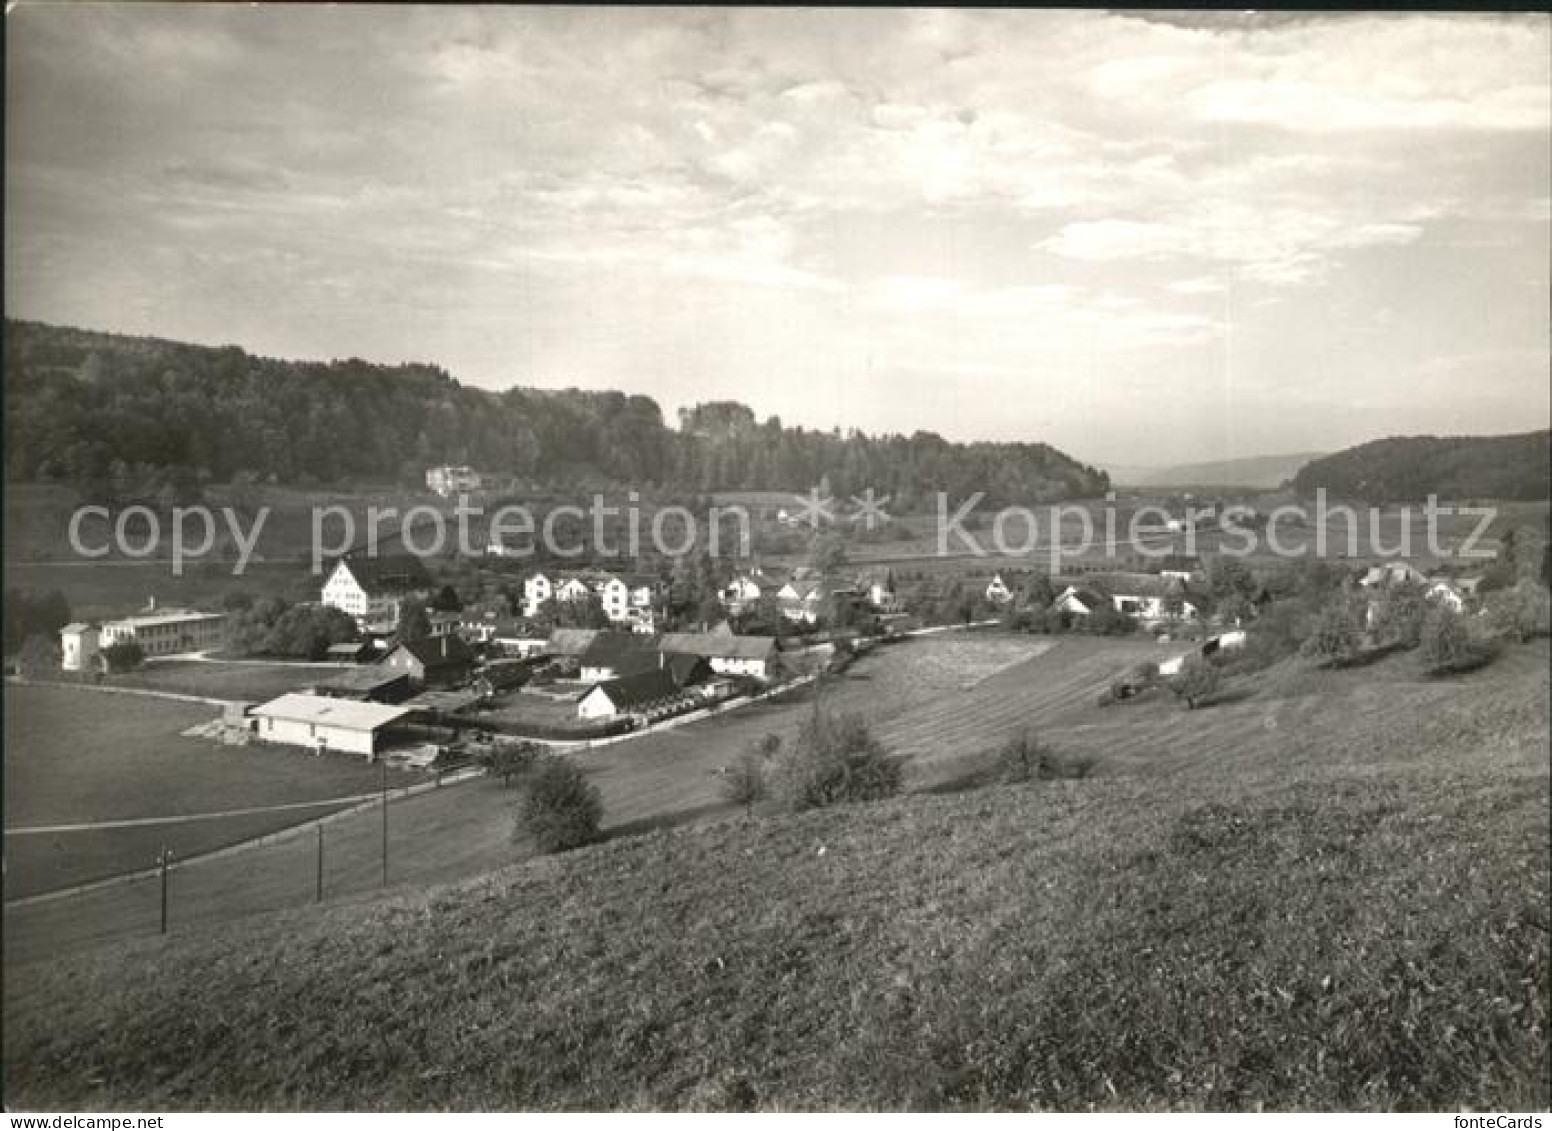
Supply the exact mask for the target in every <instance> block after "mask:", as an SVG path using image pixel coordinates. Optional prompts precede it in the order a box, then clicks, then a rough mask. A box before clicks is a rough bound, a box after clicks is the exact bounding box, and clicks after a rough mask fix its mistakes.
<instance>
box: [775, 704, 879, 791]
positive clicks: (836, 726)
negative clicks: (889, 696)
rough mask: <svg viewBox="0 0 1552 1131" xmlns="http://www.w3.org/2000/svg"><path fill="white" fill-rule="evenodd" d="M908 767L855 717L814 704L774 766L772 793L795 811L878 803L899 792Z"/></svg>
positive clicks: (865, 724)
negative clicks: (826, 709) (845, 804)
mask: <svg viewBox="0 0 1552 1131" xmlns="http://www.w3.org/2000/svg"><path fill="white" fill-rule="evenodd" d="M904 776H905V775H904V767H903V765H902V764H901V762H900V760H899V759H897V758H892V757H890V755H889V754H888V752H887V751H885V749H884V747H883V745H882V744H881V743H880V742H879V741H878V739H876V738H874V737H873V733H872V731H870V730H869V729H868V726H867V723H865V722H864V721H863V720H862V719H861V718H859V717H858V716H856V715H847V714H831V713H829V712H826V711H824V710H822V709H821V708H819V707H818V706H816V707H815V708H814V713H813V714H812V715H811V716H810V717H809V719H808V721H807V722H805V723H804V724H803V728H802V729H801V730H800V731H799V732H798V735H797V738H796V740H795V741H794V742H793V743H792V744H791V746H790V747H788V749H787V751H786V754H785V755H784V756H783V757H782V758H781V759H780V760H779V761H778V762H777V763H776V773H775V775H774V779H775V780H774V781H773V783H772V784H773V786H774V792H775V794H776V796H777V797H778V798H779V799H780V800H781V801H782V803H783V804H784V805H785V806H786V807H787V808H789V809H792V810H793V811H801V810H804V809H817V808H822V807H824V806H827V805H836V804H842V803H847V802H853V801H876V800H878V799H879V798H883V797H889V796H891V795H893V794H895V793H898V792H899V790H900V785H901V782H902V781H903V780H904Z"/></svg>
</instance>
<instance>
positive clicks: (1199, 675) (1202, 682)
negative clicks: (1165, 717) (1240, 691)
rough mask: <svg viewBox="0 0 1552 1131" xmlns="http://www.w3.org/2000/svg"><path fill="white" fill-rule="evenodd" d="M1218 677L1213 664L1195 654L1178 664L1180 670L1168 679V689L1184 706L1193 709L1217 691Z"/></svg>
mask: <svg viewBox="0 0 1552 1131" xmlns="http://www.w3.org/2000/svg"><path fill="white" fill-rule="evenodd" d="M1219 683H1220V677H1219V675H1218V669H1217V667H1216V666H1215V665H1214V664H1213V662H1212V661H1211V660H1209V659H1207V658H1206V657H1205V656H1202V655H1200V654H1198V653H1196V652H1193V653H1191V654H1190V655H1189V656H1187V657H1186V658H1185V659H1184V660H1182V661H1181V663H1180V670H1179V671H1178V672H1176V673H1175V675H1174V676H1172V677H1171V678H1170V681H1169V689H1170V690H1171V691H1173V692H1174V693H1175V694H1176V695H1177V696H1178V697H1179V698H1180V699H1181V700H1182V701H1183V702H1184V703H1185V705H1186V710H1188V711H1189V710H1193V709H1195V708H1196V707H1197V706H1198V705H1199V704H1200V703H1201V702H1202V701H1203V700H1205V699H1206V698H1207V697H1208V696H1210V695H1212V694H1213V693H1214V692H1215V691H1217V690H1218V685H1219Z"/></svg>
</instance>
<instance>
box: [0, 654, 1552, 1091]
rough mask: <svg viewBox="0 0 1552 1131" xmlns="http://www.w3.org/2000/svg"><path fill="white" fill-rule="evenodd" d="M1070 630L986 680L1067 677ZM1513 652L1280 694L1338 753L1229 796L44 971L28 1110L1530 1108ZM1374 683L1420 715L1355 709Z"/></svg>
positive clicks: (585, 854)
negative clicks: (1378, 750)
mask: <svg viewBox="0 0 1552 1131" xmlns="http://www.w3.org/2000/svg"><path fill="white" fill-rule="evenodd" d="M1066 643H1067V642H1063V643H1062V644H1061V645H1059V646H1058V647H1057V648H1055V649H1053V650H1052V651H1050V652H1047V653H1046V654H1045V655H1043V656H1040V657H1037V658H1036V659H1035V660H1033V661H1032V662H1030V663H1029V664H1026V665H1020V666H1017V667H1015V668H1011V669H1007V670H1005V671H1003V672H1000V673H997V674H995V675H993V676H991V677H990V681H992V682H995V681H996V680H999V679H1003V678H1013V677H1014V676H1015V675H1019V676H1022V675H1025V674H1030V673H1033V672H1035V671H1037V670H1044V671H1046V674H1047V675H1048V676H1054V675H1055V674H1056V672H1057V671H1059V670H1060V666H1059V665H1056V666H1053V667H1051V668H1047V669H1042V668H1041V667H1040V666H1041V665H1049V664H1053V662H1054V661H1056V660H1057V659H1058V658H1059V657H1060V655H1061V652H1062V648H1063V647H1065V644H1066ZM1502 663H1503V664H1504V665H1505V666H1503V667H1502V668H1499V669H1496V671H1497V675H1498V677H1499V678H1500V684H1499V686H1498V687H1497V688H1496V689H1490V688H1489V687H1488V686H1487V684H1485V683H1483V682H1481V681H1480V680H1479V679H1478V678H1476V677H1473V678H1472V679H1468V680H1460V681H1455V680H1451V681H1446V682H1443V683H1438V684H1430V685H1428V687H1427V689H1426V691H1425V690H1424V689H1422V688H1420V687H1418V686H1414V685H1413V682H1414V681H1413V680H1412V679H1411V677H1410V675H1409V674H1408V672H1407V670H1406V669H1405V668H1404V666H1403V665H1392V664H1389V663H1385V664H1377V665H1374V666H1373V667H1371V668H1366V669H1359V670H1355V671H1352V672H1349V673H1345V676H1346V678H1345V679H1344V681H1343V683H1342V684H1340V685H1333V686H1326V685H1324V684H1323V683H1322V681H1320V680H1318V679H1317V680H1305V679H1304V678H1303V677H1302V674H1300V673H1287V672H1283V673H1274V674H1273V676H1272V678H1271V680H1270V681H1269V685H1270V686H1269V690H1274V691H1276V692H1277V696H1278V697H1280V698H1283V699H1288V700H1297V701H1300V703H1301V704H1302V701H1303V700H1305V699H1314V700H1317V701H1318V702H1317V703H1316V704H1315V709H1314V710H1311V711H1309V712H1308V714H1309V715H1310V717H1315V716H1316V715H1318V714H1320V713H1321V712H1322V711H1324V712H1326V713H1331V714H1338V715H1344V716H1346V718H1347V719H1348V728H1347V732H1346V736H1345V737H1346V746H1345V747H1342V746H1335V745H1333V746H1331V747H1330V748H1329V749H1324V746H1323V747H1322V749H1323V750H1324V752H1323V753H1322V754H1320V755H1319V756H1317V757H1309V756H1307V755H1309V754H1310V750H1309V749H1307V748H1295V749H1293V750H1285V749H1284V748H1282V747H1280V746H1278V745H1277V744H1276V743H1269V742H1267V741H1266V740H1264V739H1260V740H1257V739H1255V738H1254V737H1253V736H1249V741H1248V743H1247V746H1246V748H1245V749H1244V751H1243V759H1242V760H1243V761H1244V762H1248V763H1249V766H1248V772H1244V773H1226V772H1223V771H1224V770H1225V768H1226V767H1225V766H1224V765H1223V763H1222V758H1223V756H1224V753H1225V752H1227V751H1229V750H1230V749H1231V745H1230V744H1224V745H1223V747H1222V749H1221V750H1218V751H1217V752H1213V751H1209V752H1207V753H1206V754H1205V755H1203V756H1201V757H1198V756H1197V755H1195V754H1193V753H1192V752H1190V751H1185V750H1175V751H1174V752H1173V753H1171V754H1170V755H1169V760H1174V759H1183V761H1182V762H1180V763H1179V764H1178V765H1177V766H1176V767H1175V768H1176V769H1177V770H1178V771H1180V772H1181V774H1182V775H1183V776H1179V777H1175V776H1172V775H1168V774H1166V775H1163V776H1160V775H1159V774H1157V773H1154V772H1147V773H1141V774H1138V773H1133V774H1114V775H1111V776H1101V777H1098V778H1095V779H1090V780H1083V781H1056V782H1044V783H1028V784H1024V785H1016V786H1003V787H993V788H987V789H978V790H974V791H970V792H966V793H959V794H956V795H953V796H933V797H923V796H917V797H906V798H901V799H896V800H892V801H887V802H880V803H876V804H869V805H855V806H840V807H837V808H835V809H832V810H823V811H817V812H811V813H806V814H800V815H797V816H788V817H778V818H774V819H769V820H746V819H744V818H742V817H732V818H729V819H724V820H717V821H709V822H703V823H696V824H694V825H692V826H690V827H686V828H677V829H668V830H661V831H658V832H654V833H652V834H650V835H647V836H642V837H633V838H626V839H619V840H615V841H613V842H610V843H606V844H603V845H599V846H596V847H592V848H588V849H583V850H580V851H577V852H573V853H568V854H566V855H563V856H560V857H556V858H549V859H545V860H542V861H535V862H533V863H531V864H528V865H519V866H515V867H507V868H502V869H500V870H497V871H494V872H491V873H489V874H486V875H482V876H480V877H478V878H476V879H469V880H466V881H464V882H461V883H457V884H451V885H446V886H433V887H430V888H429V889H421V890H400V891H398V892H396V893H393V894H392V895H390V896H389V897H387V898H384V899H380V900H371V901H366V900H362V901H359V902H356V901H352V902H351V903H349V904H347V905H344V906H332V907H329V908H326V909H323V910H321V911H315V910H312V909H295V910H290V911H284V912H281V913H279V914H278V915H274V916H272V917H271V918H269V919H268V920H261V919H249V920H246V921H243V922H238V923H232V924H230V925H227V926H224V927H220V928H218V929H214V930H209V931H188V932H187V933H185V934H183V935H182V936H181V937H180V935H178V934H174V936H173V937H171V938H169V939H166V940H159V939H146V940H141V941H136V942H131V943H127V944H125V945H123V946H120V947H117V948H113V949H111V950H106V951H104V952H102V953H101V954H89V955H79V956H63V957H60V958H57V959H56V960H55V961H53V962H50V963H47V964H40V965H36V966H32V965H29V966H27V967H25V968H24V975H23V976H19V977H12V978H10V979H8V980H7V984H6V993H7V1009H6V1034H5V1036H6V1049H7V1055H6V1063H5V1071H6V1084H7V1092H8V1095H10V1096H12V1097H13V1098H16V1099H17V1100H18V1101H19V1102H22V1103H24V1104H29V1105H33V1106H38V1107H43V1108H49V1107H62V1108H69V1109H73V1110H83V1109H99V1108H100V1109H119V1110H127V1109H129V1108H160V1109H173V1110H184V1109H204V1108H210V1109H234V1108H237V1109H251V1108H290V1107H296V1108H308V1109H315V1108H320V1107H345V1108H351V1109H391V1110H406V1109H415V1110H419V1109H438V1108H453V1109H467V1108H482V1107H499V1108H503V1109H525V1110H533V1109H583V1108H585V1109H598V1108H628V1109H637V1110H640V1109H653V1110H661V1109H700V1110H706V1109H711V1110H723V1109H730V1108H732V1109H750V1108H755V1109H781V1110H794V1109H797V1110H805V1109H823V1108H842V1107H844V1108H859V1109H876V1108H890V1107H896V1106H898V1107H904V1108H908V1109H913V1110H922V1109H939V1108H951V1109H982V1110H984V1109H1014V1110H1031V1109H1035V1110H1042V1109H1061V1110H1091V1109H1116V1108H1119V1109H1133V1110H1136V1109H1142V1110H1159V1109H1215V1110H1224V1109H1228V1110H1256V1109H1258V1108H1261V1107H1267V1108H1272V1109H1292V1110H1305V1111H1309V1110H1372V1109H1402V1110H1434V1111H1437V1110H1445V1111H1448V1110H1455V1109H1465V1110H1482V1109H1491V1110H1500V1111H1501V1110H1510V1111H1528V1110H1540V1109H1542V1108H1544V1107H1545V1106H1546V1103H1547V1099H1548V1091H1547V1080H1548V1073H1547V1070H1548V1048H1547V1042H1546V1032H1547V1025H1548V1022H1549V1016H1548V1006H1547V1000H1548V999H1547V993H1548V979H1549V968H1552V967H1549V953H1548V937H1547V933H1546V930H1547V928H1546V905H1547V900H1548V898H1549V891H1548V868H1547V858H1546V844H1547V835H1548V826H1547V806H1548V800H1549V798H1548V787H1547V752H1546V736H1547V731H1546V714H1545V706H1544V700H1541V699H1540V698H1539V697H1541V696H1543V695H1544V693H1545V691H1546V678H1547V656H1546V650H1545V647H1544V646H1539V647H1536V648H1524V649H1519V650H1515V652H1514V653H1513V654H1511V655H1508V656H1506V657H1505V659H1504V660H1503V661H1502ZM1494 671H1495V669H1494V668H1490V669H1488V670H1487V671H1485V672H1482V673H1478V675H1479V676H1480V677H1481V679H1483V680H1485V679H1487V678H1488V677H1490V676H1491V675H1492V674H1493V673H1494ZM881 682H882V681H881ZM981 686H984V685H981ZM1392 696H1396V697H1400V698H1402V699H1403V700H1405V701H1407V702H1409V703H1410V704H1411V705H1412V706H1413V708H1415V709H1414V710H1411V711H1404V712H1400V713H1398V714H1397V715H1396V716H1395V717H1390V716H1386V717H1383V718H1375V717H1372V716H1369V715H1366V714H1365V713H1364V710H1363V709H1364V708H1365V707H1368V706H1371V705H1372V704H1373V702H1376V701H1378V700H1379V699H1382V698H1386V697H1392ZM1245 702H1248V700H1246V701H1245ZM1137 706H1138V707H1145V706H1148V705H1147V704H1137ZM1229 706H1231V707H1232V706H1233V704H1230V705H1229ZM1221 709H1222V708H1216V707H1214V708H1204V709H1202V710H1200V711H1198V712H1191V713H1186V712H1184V711H1177V713H1178V715H1179V717H1182V718H1185V719H1187V720H1194V721H1196V722H1198V723H1202V724H1203V725H1206V724H1207V722H1208V718H1209V716H1211V715H1212V714H1213V713H1214V712H1215V711H1218V710H1221ZM1300 709H1301V710H1303V709H1304V708H1303V706H1302V705H1301V707H1300ZM1124 710H1128V711H1130V710H1131V708H1125V709H1124ZM1081 715H1082V712H1079V716H1080V717H1079V718H1078V719H1077V720H1075V721H1073V722H1071V723H1069V724H1066V725H1067V726H1068V727H1070V728H1077V727H1082V726H1083V725H1085V723H1084V721H1083V719H1082V718H1081ZM1125 719H1126V720H1127V721H1128V722H1130V723H1131V725H1132V726H1134V727H1136V728H1137V729H1138V730H1142V731H1145V730H1147V729H1148V728H1150V727H1151V726H1153V725H1154V724H1156V723H1157V721H1158V719H1157V718H1156V717H1154V716H1150V715H1149V714H1148V713H1147V712H1146V711H1138V712H1136V713H1135V714H1129V715H1126V716H1125ZM1055 729H1058V730H1059V729H1061V728H1060V727H1058V728H1055ZM1228 729H1237V728H1233V727H1231V728H1228ZM1392 732H1394V733H1392ZM1070 733H1072V734H1076V733H1079V732H1078V731H1077V730H1071V731H1070ZM1329 741H1330V735H1327V737H1326V739H1325V740H1323V742H1324V743H1329ZM1376 743H1380V744H1382V745H1384V746H1385V747H1386V748H1387V750H1388V753H1386V754H1385V756H1384V757H1383V758H1381V759H1380V760H1375V759H1374V757H1373V746H1374V744H1376ZM628 745H629V744H627V746H628ZM599 753H600V754H602V751H600V752H599ZM1164 760H1166V759H1165V758H1164V757H1163V756H1162V755H1161V758H1160V760H1159V761H1156V762H1155V763H1153V764H1152V765H1151V766H1150V767H1149V769H1150V771H1152V770H1158V769H1163V768H1165V767H1164V766H1163V764H1162V763H1163V761H1164ZM1241 768H1242V769H1244V768H1246V767H1245V766H1241ZM462 792H463V790H462V787H459V788H457V789H453V790H449V791H445V793H444V794H442V795H439V796H436V797H435V798H434V800H435V801H436V802H437V804H438V805H439V806H440V807H442V808H439V810H438V811H439V812H445V808H446V805H447V803H448V802H450V801H453V800H456V799H457V798H458V797H459V796H460V795H462ZM495 792H500V791H499V790H496V791H495ZM410 804H412V803H407V804H406V805H404V806H400V807H395V809H394V811H393V815H394V817H395V819H396V820H399V821H403V820H406V819H408V818H409V809H410ZM441 832H442V835H443V836H446V835H447V826H446V825H444V826H443V828H442V830H441ZM197 871H198V869H191V870H190V875H189V876H187V877H184V876H179V877H178V878H177V881H176V882H177V884H178V885H179V888H180V890H182V889H185V888H187V887H189V886H192V885H193V884H194V883H195V882H199V883H209V882H210V880H209V877H204V878H200V877H197V876H196V875H195V873H196V872H197ZM305 874H306V873H305V869H304V870H303V871H302V873H301V875H299V876H298V877H297V886H298V887H301V886H302V885H303V877H305ZM144 898H145V899H146V900H147V901H148V902H149V901H150V900H151V899H153V898H154V892H152V891H150V890H147V891H146V892H145V893H144ZM185 898H188V897H187V896H185ZM146 910H148V911H149V907H148V908H147V909H146ZM150 914H152V915H153V916H154V912H150ZM9 926H10V924H9V922H8V927H9ZM8 957H9V954H8ZM345 1017H348V1018H349V1021H348V1023H346V1022H344V1021H342V1018H345ZM189 1049H199V1050H201V1053H200V1055H199V1056H197V1057H192V1058H191V1057H189V1056H188V1055H187V1050H189Z"/></svg>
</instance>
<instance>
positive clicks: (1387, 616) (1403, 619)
mask: <svg viewBox="0 0 1552 1131" xmlns="http://www.w3.org/2000/svg"><path fill="white" fill-rule="evenodd" d="M1423 593H1424V590H1423V587H1422V586H1421V585H1420V584H1418V583H1417V582H1415V581H1414V582H1401V583H1399V584H1395V585H1387V586H1386V587H1385V588H1384V590H1383V592H1381V593H1380V598H1379V600H1378V601H1377V602H1375V605H1374V618H1373V622H1372V624H1371V628H1372V630H1373V632H1374V637H1375V639H1376V640H1377V641H1378V642H1379V643H1381V644H1397V645H1400V646H1401V647H1403V648H1416V647H1417V645H1418V642H1419V641H1420V640H1421V639H1422V633H1423V617H1424V616H1425V615H1426V614H1427V612H1428V602H1427V600H1426V599H1425V598H1424V596H1423Z"/></svg>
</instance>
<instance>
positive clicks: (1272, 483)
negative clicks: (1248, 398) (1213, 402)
mask: <svg viewBox="0 0 1552 1131" xmlns="http://www.w3.org/2000/svg"><path fill="white" fill-rule="evenodd" d="M1322 454H1323V453H1321V452H1295V453H1292V454H1290V455H1277V456H1249V457H1247V458H1245V459H1223V460H1212V461H1209V462H1206V463H1182V464H1177V465H1175V466H1173V467H1136V468H1129V469H1124V468H1111V469H1110V473H1111V476H1112V478H1114V479H1115V480H1116V481H1117V482H1119V483H1124V484H1125V485H1126V486H1128V487H1264V488H1268V489H1270V488H1273V487H1280V486H1282V485H1283V483H1285V482H1286V481H1288V480H1289V479H1292V478H1293V476H1294V473H1295V472H1297V471H1298V470H1299V468H1301V467H1303V466H1304V465H1305V464H1306V463H1309V462H1310V461H1311V460H1314V459H1319V458H1320V457H1321V455H1322Z"/></svg>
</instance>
